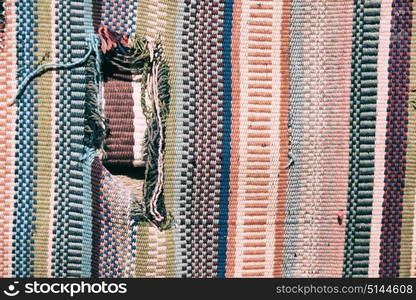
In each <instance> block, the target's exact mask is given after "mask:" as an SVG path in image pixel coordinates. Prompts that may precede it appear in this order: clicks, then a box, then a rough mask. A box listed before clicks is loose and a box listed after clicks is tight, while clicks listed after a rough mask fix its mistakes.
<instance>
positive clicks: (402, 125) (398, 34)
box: [380, 0, 412, 277]
mask: <svg viewBox="0 0 416 300" xmlns="http://www.w3.org/2000/svg"><path fill="white" fill-rule="evenodd" d="M392 6H393V9H392V14H391V15H392V22H391V40H390V52H389V57H390V59H389V102H388V108H387V137H386V148H385V153H386V156H385V163H386V171H385V178H384V182H385V184H384V202H383V219H382V228H381V243H380V246H381V262H380V275H381V277H398V276H399V274H400V265H399V263H400V253H401V250H400V247H401V227H402V212H403V193H404V179H405V178H404V174H405V168H406V137H407V131H408V104H409V71H410V70H409V69H410V37H411V23H412V2H411V1H403V0H395V1H393V5H392Z"/></svg>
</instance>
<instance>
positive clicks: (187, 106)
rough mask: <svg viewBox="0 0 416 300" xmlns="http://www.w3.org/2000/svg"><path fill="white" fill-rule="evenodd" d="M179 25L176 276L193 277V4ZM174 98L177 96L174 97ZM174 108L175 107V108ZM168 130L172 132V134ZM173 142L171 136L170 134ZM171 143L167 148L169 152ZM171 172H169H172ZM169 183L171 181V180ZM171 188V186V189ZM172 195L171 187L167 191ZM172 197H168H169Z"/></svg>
mask: <svg viewBox="0 0 416 300" xmlns="http://www.w3.org/2000/svg"><path fill="white" fill-rule="evenodd" d="M176 14H177V25H176V31H175V32H174V35H175V39H174V42H173V43H174V45H175V48H174V50H175V56H174V58H173V61H174V65H175V69H176V74H177V76H176V77H175V81H173V84H172V86H175V90H176V93H175V110H174V111H171V114H175V115H174V118H175V120H176V123H175V128H174V131H175V134H176V137H175V139H174V141H173V142H172V144H174V145H175V148H176V149H177V150H176V151H175V157H174V158H175V159H174V166H173V170H174V174H173V175H174V176H173V178H172V184H171V190H172V192H171V195H172V200H173V214H174V219H175V224H176V226H175V228H174V230H175V248H176V251H175V255H176V260H175V264H176V276H178V277H190V272H191V269H190V263H189V262H190V257H189V256H188V255H187V250H188V249H189V248H188V247H189V238H188V237H189V232H190V224H189V221H187V220H189V219H188V216H189V207H190V203H189V202H190V201H191V199H190V198H191V195H190V192H189V191H190V189H191V184H192V182H191V179H190V178H189V177H188V175H187V174H188V172H189V168H190V167H191V166H192V163H191V161H192V156H193V151H192V148H191V146H190V145H191V141H192V139H193V135H192V132H193V122H194V121H193V120H194V118H193V115H191V113H190V112H191V111H192V108H193V103H191V102H189V89H190V75H189V68H190V66H189V63H188V59H189V57H190V55H191V53H192V49H191V47H190V43H191V41H192V35H191V34H192V33H191V32H190V19H191V17H190V16H191V11H190V1H182V2H180V3H178V5H177V11H176ZM172 95H173V94H172ZM171 107H172V106H171ZM169 128H170V127H169V126H168V129H167V130H168V132H169ZM168 141H169V134H168ZM169 147H170V146H169V142H168V143H167V146H166V148H167V149H168V148H169ZM166 159H167V160H169V150H167V157H166ZM168 172H169V170H168ZM167 180H168V182H169V178H167ZM168 186H169V185H168ZM167 189H168V193H169V187H167ZM167 197H168V196H167Z"/></svg>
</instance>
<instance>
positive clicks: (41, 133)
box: [34, 0, 54, 277]
mask: <svg viewBox="0 0 416 300" xmlns="http://www.w3.org/2000/svg"><path fill="white" fill-rule="evenodd" d="M35 9H36V13H37V14H39V18H38V21H37V26H38V35H37V36H38V38H37V40H38V46H37V47H36V48H37V50H36V51H35V56H37V57H39V58H40V59H44V60H45V61H44V62H42V63H46V62H49V61H50V60H51V58H53V56H51V50H52V42H51V41H52V39H54V35H53V32H51V28H53V26H51V25H52V17H51V15H52V7H51V5H50V1H48V0H39V2H38V3H37V5H36V7H35ZM51 33H52V34H51ZM52 77H53V74H52V73H46V74H44V75H43V76H41V77H40V78H39V79H38V80H37V82H35V88H36V89H37V90H38V97H39V103H38V104H37V105H36V109H37V110H38V112H39V115H40V116H41V117H40V118H39V120H38V124H39V125H38V126H37V128H36V131H35V132H36V135H37V145H38V147H37V152H38V166H37V172H36V177H37V179H38V184H37V188H36V191H37V192H36V196H35V199H36V221H35V226H36V231H35V233H34V240H35V243H34V250H35V251H34V258H35V259H34V276H35V277H47V276H48V270H47V267H48V259H49V253H48V244H49V217H50V210H51V203H50V201H51V185H52V184H53V181H52V178H53V177H52V176H53V175H52V168H53V163H52V159H53V157H52V152H51V151H50V150H49V149H50V148H51V144H52V139H53V131H52V106H53V105H54V98H53V89H54V84H53V82H52Z"/></svg>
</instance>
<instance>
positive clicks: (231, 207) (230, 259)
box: [225, 0, 241, 277]
mask: <svg viewBox="0 0 416 300" xmlns="http://www.w3.org/2000/svg"><path fill="white" fill-rule="evenodd" d="M233 14H234V15H236V16H241V0H236V1H235V2H234V5H233ZM233 23H234V24H233V25H234V26H233V29H232V42H231V48H232V51H231V60H232V62H233V64H232V72H231V73H232V75H231V78H232V107H231V110H232V124H231V133H232V134H231V137H232V138H231V164H230V195H229V204H228V218H229V221H228V237H227V239H228V243H227V264H226V274H225V276H226V277H233V276H234V271H235V236H236V225H235V224H231V222H230V220H234V221H235V220H236V219H237V191H238V177H239V176H238V175H239V174H238V169H239V167H240V163H239V158H238V157H239V152H240V132H239V126H240V64H239V62H240V55H239V53H240V23H241V19H240V18H235V20H234V22H233Z"/></svg>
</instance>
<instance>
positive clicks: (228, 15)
mask: <svg viewBox="0 0 416 300" xmlns="http://www.w3.org/2000/svg"><path fill="white" fill-rule="evenodd" d="M232 21H233V0H226V1H225V7H224V43H223V51H224V111H223V113H224V116H223V122H224V123H223V137H222V170H221V191H220V220H219V240H218V271H217V272H218V277H225V266H226V261H227V235H228V196H229V189H230V184H229V183H230V142H231V90H232V87H231V35H232Z"/></svg>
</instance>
